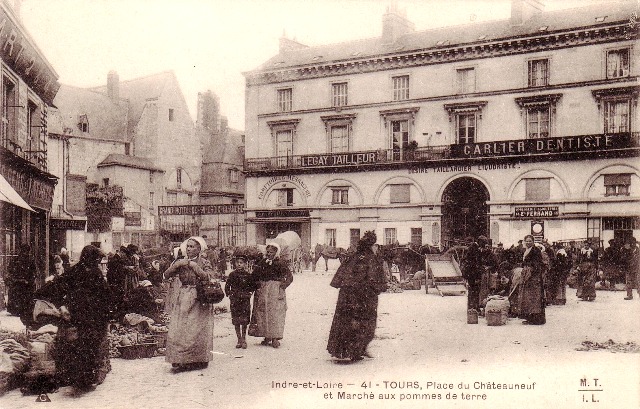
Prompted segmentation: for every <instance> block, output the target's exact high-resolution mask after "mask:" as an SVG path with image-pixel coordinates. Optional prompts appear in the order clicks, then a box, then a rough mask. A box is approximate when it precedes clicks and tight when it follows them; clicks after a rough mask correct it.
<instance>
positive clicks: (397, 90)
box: [392, 75, 409, 101]
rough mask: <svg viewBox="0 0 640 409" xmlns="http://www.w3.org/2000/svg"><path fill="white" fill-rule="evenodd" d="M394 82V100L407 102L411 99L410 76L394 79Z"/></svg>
mask: <svg viewBox="0 0 640 409" xmlns="http://www.w3.org/2000/svg"><path fill="white" fill-rule="evenodd" d="M392 81H393V100H394V101H405V100H407V99H409V76H408V75H400V76H397V77H393V78H392Z"/></svg>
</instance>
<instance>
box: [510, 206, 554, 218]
mask: <svg viewBox="0 0 640 409" xmlns="http://www.w3.org/2000/svg"><path fill="white" fill-rule="evenodd" d="M559 214H560V211H559V209H558V206H525V207H516V208H515V211H514V214H513V216H514V217H526V218H531V217H558V215H559Z"/></svg>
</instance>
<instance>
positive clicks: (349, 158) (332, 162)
mask: <svg viewBox="0 0 640 409" xmlns="http://www.w3.org/2000/svg"><path fill="white" fill-rule="evenodd" d="M376 162H378V154H377V153H376V152H362V153H339V154H331V155H305V156H303V157H302V159H301V162H300V163H301V165H302V167H303V168H304V167H309V166H347V165H361V164H363V163H369V164H371V163H376Z"/></svg>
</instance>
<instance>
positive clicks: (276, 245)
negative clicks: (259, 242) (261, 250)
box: [267, 241, 281, 258]
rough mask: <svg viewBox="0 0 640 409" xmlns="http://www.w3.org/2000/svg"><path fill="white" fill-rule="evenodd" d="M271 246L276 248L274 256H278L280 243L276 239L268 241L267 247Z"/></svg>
mask: <svg viewBox="0 0 640 409" xmlns="http://www.w3.org/2000/svg"><path fill="white" fill-rule="evenodd" d="M269 246H271V247H275V248H276V255H275V256H274V258H277V257H278V256H279V255H280V250H281V249H280V245H279V244H278V242H276V241H270V242H268V243H267V247H269Z"/></svg>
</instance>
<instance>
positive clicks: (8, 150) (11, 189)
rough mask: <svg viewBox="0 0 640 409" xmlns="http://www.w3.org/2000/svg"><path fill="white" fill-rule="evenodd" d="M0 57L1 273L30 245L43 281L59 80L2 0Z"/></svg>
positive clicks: (17, 18)
mask: <svg viewBox="0 0 640 409" xmlns="http://www.w3.org/2000/svg"><path fill="white" fill-rule="evenodd" d="M0 58H1V60H2V62H1V66H0V69H1V70H2V81H1V82H0V93H1V94H2V100H1V101H0V111H2V124H0V129H1V132H2V135H1V143H0V275H1V276H4V274H5V272H6V268H7V265H8V264H9V263H10V262H11V260H13V259H14V258H15V257H16V256H17V254H18V252H19V249H20V248H26V246H31V249H32V251H31V255H30V256H31V257H33V259H34V260H35V262H36V266H37V270H38V271H37V272H36V274H37V277H38V283H40V284H41V283H42V282H43V280H44V277H46V274H47V270H48V258H49V257H48V255H49V253H48V241H49V218H50V215H51V207H52V200H53V192H54V188H55V185H56V183H57V182H58V181H57V178H56V177H55V176H54V175H52V174H51V173H50V169H49V164H48V158H47V144H48V134H47V131H48V128H47V125H48V114H49V110H50V108H51V105H52V103H53V99H54V97H55V95H56V92H57V91H58V88H59V87H60V85H59V84H58V74H57V73H56V72H55V70H54V69H53V67H52V66H51V64H50V63H49V62H48V61H47V59H46V57H45V55H44V54H43V53H42V51H41V50H40V49H39V48H38V46H37V45H36V44H35V42H34V41H33V39H32V38H31V36H30V35H29V33H28V32H27V30H26V29H25V27H24V26H23V24H22V22H21V20H20V18H19V14H18V13H15V12H14V9H13V8H12V7H11V6H10V5H9V4H8V2H6V1H2V2H0ZM0 295H2V294H0Z"/></svg>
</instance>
